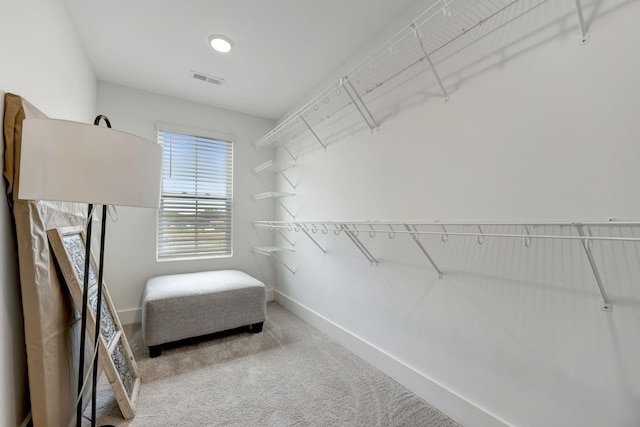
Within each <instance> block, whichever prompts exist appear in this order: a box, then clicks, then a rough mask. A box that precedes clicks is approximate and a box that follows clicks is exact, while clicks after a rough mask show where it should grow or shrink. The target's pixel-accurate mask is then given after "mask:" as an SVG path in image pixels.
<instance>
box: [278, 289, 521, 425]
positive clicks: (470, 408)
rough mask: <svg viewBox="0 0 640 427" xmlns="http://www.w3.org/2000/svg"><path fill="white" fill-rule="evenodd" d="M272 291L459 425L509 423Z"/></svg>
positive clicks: (285, 296)
mask: <svg viewBox="0 0 640 427" xmlns="http://www.w3.org/2000/svg"><path fill="white" fill-rule="evenodd" d="M274 293H275V301H276V302H277V303H278V304H280V305H282V306H283V307H286V308H287V309H288V310H289V311H291V312H292V313H294V314H295V315H297V316H298V317H300V318H301V319H303V320H304V321H306V322H307V323H309V324H310V325H312V326H314V327H316V328H317V329H319V330H320V331H322V332H324V333H325V334H327V335H328V336H330V337H331V338H332V339H334V340H335V341H337V342H338V343H340V344H341V345H342V346H344V347H346V348H347V349H349V350H351V351H352V352H353V353H355V354H357V355H358V356H359V357H361V358H363V359H364V360H366V361H367V362H369V363H371V364H372V365H373V366H375V367H376V368H378V369H379V370H381V371H382V372H384V373H385V374H387V375H389V376H390V377H391V378H393V379H395V380H396V381H398V382H399V383H400V384H402V385H403V386H405V387H406V388H408V389H409V390H411V391H412V392H414V393H415V394H416V395H418V396H420V397H421V398H422V399H424V400H425V401H427V402H429V403H430V404H431V405H433V406H435V407H436V408H438V409H440V410H441V411H442V412H444V413H445V414H447V415H448V416H449V417H451V418H453V419H455V420H456V421H457V422H459V423H461V424H462V425H468V426H474V427H475V426H478V427H504V426H508V425H509V424H508V423H507V422H505V421H502V420H500V419H499V418H498V417H497V416H495V415H492V414H491V413H489V411H486V410H484V409H482V408H480V407H479V406H477V405H475V404H473V403H471V402H470V401H469V400H467V399H465V398H464V397H462V396H461V395H460V394H459V393H456V392H454V391H452V390H449V389H447V388H446V387H444V386H443V385H442V384H439V383H438V382H436V381H434V380H433V379H431V378H429V376H427V375H426V374H424V373H422V372H420V371H419V370H417V369H416V368H413V367H411V366H409V365H407V364H406V363H404V362H402V361H401V360H399V359H397V358H396V357H394V356H393V355H391V354H389V353H387V352H385V351H384V350H382V349H380V348H378V347H376V346H375V345H374V344H372V343H370V342H367V341H366V340H364V339H362V338H360V337H358V336H357V335H355V334H353V333H352V332H350V331H348V330H346V329H344V328H343V327H342V326H340V325H338V324H336V323H334V322H333V321H331V320H329V319H327V318H326V317H324V316H322V315H321V314H319V313H317V312H315V311H313V310H311V309H310V308H308V307H306V306H305V305H303V304H301V303H299V302H298V301H296V300H294V299H293V298H291V297H289V296H287V295H285V294H283V293H281V292H279V291H275V292H274Z"/></svg>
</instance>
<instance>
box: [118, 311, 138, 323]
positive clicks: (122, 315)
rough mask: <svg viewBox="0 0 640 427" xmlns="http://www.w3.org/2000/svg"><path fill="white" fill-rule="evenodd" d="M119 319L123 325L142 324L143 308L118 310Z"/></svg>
mask: <svg viewBox="0 0 640 427" xmlns="http://www.w3.org/2000/svg"><path fill="white" fill-rule="evenodd" d="M117 313H118V318H119V319H120V323H122V324H123V325H133V324H136V323H140V322H142V307H138V308H127V309H124V310H118V311H117Z"/></svg>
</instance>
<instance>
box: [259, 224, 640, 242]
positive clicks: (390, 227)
mask: <svg viewBox="0 0 640 427" xmlns="http://www.w3.org/2000/svg"><path fill="white" fill-rule="evenodd" d="M302 224H304V225H305V226H306V227H307V229H312V230H313V229H316V230H319V231H323V230H322V226H329V227H334V226H336V225H337V226H338V227H340V226H341V225H342V224H345V225H348V226H350V227H352V229H353V230H354V231H356V232H360V231H363V232H368V233H369V234H371V233H380V234H389V233H393V234H396V233H397V234H420V235H422V234H424V235H436V236H442V237H443V238H444V239H446V238H448V237H449V236H467V237H469V236H470V237H498V238H499V237H509V238H522V239H526V241H527V242H530V241H531V240H532V239H557V240H581V241H583V240H591V241H598V240H601V241H618V242H640V237H617V236H580V235H559V234H549V233H547V234H544V233H537V234H535V233H532V232H531V228H534V227H554V226H555V227H570V228H577V227H640V222H633V221H631V222H622V221H606V222H473V223H471V222H440V221H436V222H380V221H353V222H343V221H340V222H338V221H296V222H288V221H255V222H254V226H255V227H257V228H266V229H277V228H286V229H289V230H292V229H293V230H294V231H297V229H299V227H300V226H301V225H302ZM407 225H409V226H411V227H415V229H411V230H407V229H406V227H405V226H407ZM454 226H460V227H469V228H475V230H476V231H474V230H469V231H453V230H451V229H446V228H444V227H454ZM498 226H503V227H507V226H509V227H515V226H520V227H522V229H523V230H524V232H522V233H513V232H489V231H487V230H486V229H484V230H483V229H482V227H498ZM418 227H433V228H435V229H434V230H427V229H420V228H418Z"/></svg>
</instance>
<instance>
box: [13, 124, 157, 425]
mask: <svg viewBox="0 0 640 427" xmlns="http://www.w3.org/2000/svg"><path fill="white" fill-rule="evenodd" d="M101 120H104V121H105V123H106V126H107V127H106V128H105V127H101V126H99V124H100V121H101ZM161 164H162V148H161V147H160V145H158V144H156V143H155V142H152V141H149V140H146V139H143V138H140V137H138V136H135V135H131V134H128V133H125V132H119V131H116V130H113V129H111V123H110V122H109V119H107V118H106V117H105V116H102V115H99V116H97V117H96V119H95V122H94V125H90V124H86V123H79V122H72V121H67V120H55V119H25V120H24V121H23V122H22V144H21V159H20V181H19V188H18V198H19V199H22V200H51V201H63V202H76V203H88V204H89V210H88V214H87V228H86V233H85V238H86V245H85V248H86V249H85V266H84V278H83V279H84V282H83V304H82V310H81V322H82V325H81V332H80V333H81V338H80V360H79V364H78V396H77V398H78V401H77V406H76V423H77V426H78V427H80V426H81V423H82V412H83V405H82V395H83V388H84V384H85V382H86V379H87V375H86V374H85V367H84V359H85V345H86V343H85V336H86V325H87V305H88V302H87V297H88V290H89V266H90V260H91V256H90V254H91V239H92V236H91V234H92V226H91V225H92V214H93V210H94V209H93V208H94V205H98V204H100V205H102V223H101V238H100V256H99V266H98V290H97V305H96V329H95V342H94V355H93V368H92V370H90V371H89V373H92V375H91V378H92V382H91V385H92V410H91V411H92V416H91V425H92V426H95V419H96V414H95V411H96V382H97V375H98V372H97V371H98V370H97V368H98V366H97V365H98V357H97V352H98V345H99V338H100V313H101V311H102V310H101V307H102V305H101V304H102V286H103V283H102V278H103V271H104V246H105V245H104V244H105V235H106V234H105V233H106V213H107V206H108V205H116V206H136V207H146V208H154V209H157V208H158V205H159V201H160V176H161V175H160V174H161Z"/></svg>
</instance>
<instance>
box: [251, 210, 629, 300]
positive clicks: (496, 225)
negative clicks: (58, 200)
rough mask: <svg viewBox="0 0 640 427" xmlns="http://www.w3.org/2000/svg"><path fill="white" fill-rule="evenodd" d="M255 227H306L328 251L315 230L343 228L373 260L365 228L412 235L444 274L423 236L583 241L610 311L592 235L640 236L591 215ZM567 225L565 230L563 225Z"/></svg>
mask: <svg viewBox="0 0 640 427" xmlns="http://www.w3.org/2000/svg"><path fill="white" fill-rule="evenodd" d="M253 225H254V227H256V228H259V229H266V230H276V231H278V232H282V231H283V230H286V231H293V232H300V231H301V232H303V233H304V234H305V235H306V236H307V237H309V238H310V239H311V240H312V241H313V243H314V244H315V245H316V246H318V247H319V248H320V249H321V250H322V252H323V253H326V251H325V250H324V249H323V247H322V245H320V244H319V243H318V241H317V240H316V239H315V238H314V237H313V235H314V234H318V233H320V234H325V235H328V234H331V233H332V234H334V235H336V236H339V235H341V234H343V235H345V236H347V237H348V238H349V240H351V241H352V242H353V244H354V245H355V246H356V247H357V249H358V250H359V251H360V252H361V253H362V254H363V255H364V257H365V258H366V259H367V260H368V261H369V262H370V263H371V264H375V265H377V264H378V260H377V259H376V258H375V257H374V255H373V254H372V253H371V252H370V251H369V250H368V249H367V247H366V245H365V244H364V243H363V242H362V240H361V239H360V238H359V235H360V234H361V233H362V234H366V235H368V236H369V237H371V238H373V237H376V236H378V235H382V236H387V237H388V238H390V239H394V238H395V237H396V235H409V236H411V237H412V239H413V241H414V242H415V243H416V245H417V246H418V248H419V249H420V251H421V252H422V253H423V255H424V256H425V257H426V258H427V260H428V261H429V263H430V264H431V266H432V267H433V268H434V270H435V271H436V272H437V274H438V278H440V279H442V278H443V276H444V273H443V272H442V270H440V268H439V267H438V265H437V264H436V262H435V261H434V259H433V258H432V257H431V255H430V254H429V252H428V250H427V249H426V248H425V247H424V245H423V244H422V242H421V241H420V237H421V236H429V235H435V236H439V237H440V239H441V240H442V242H447V241H448V240H449V237H450V236H460V237H475V238H476V240H477V243H478V244H480V245H482V244H484V243H485V241H486V239H487V238H511V239H513V238H518V239H522V242H523V245H524V246H525V247H529V246H530V245H531V243H532V241H533V240H535V239H553V240H570V241H578V242H579V243H580V244H581V246H582V247H583V249H584V251H585V255H586V256H587V259H588V261H589V264H590V266H591V270H592V272H593V275H594V278H595V282H596V285H597V288H598V292H599V294H600V309H601V310H603V311H611V310H612V304H611V302H610V301H609V299H608V297H607V294H606V292H605V288H604V284H603V281H602V278H601V277H600V273H599V271H598V268H597V265H596V262H595V258H594V256H593V250H592V242H593V241H610V242H636V243H637V242H640V237H635V235H632V236H618V235H611V233H609V234H602V233H601V234H598V235H594V234H593V232H594V231H595V230H597V229H603V228H604V229H613V228H623V227H625V228H632V227H634V228H640V222H637V221H587V222H561V221H560V222H558V221H554V222H521V221H520V222H441V221H431V222H410V221H407V222H403V221H392V222H381V221H254V223H253ZM559 230H562V234H560V233H559V232H558V231H559Z"/></svg>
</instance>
